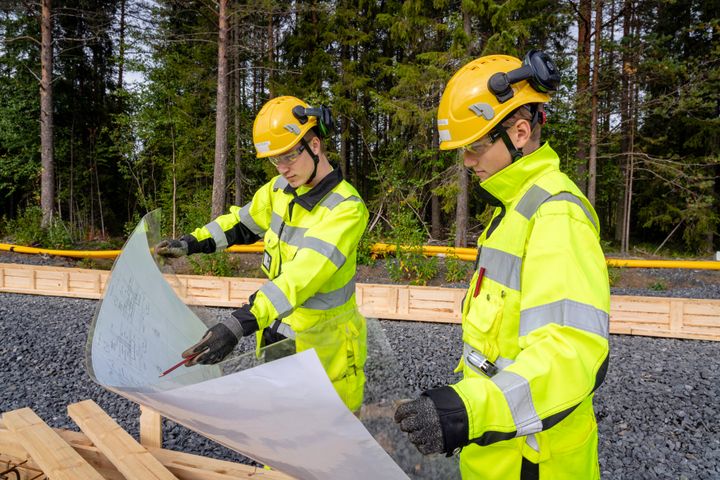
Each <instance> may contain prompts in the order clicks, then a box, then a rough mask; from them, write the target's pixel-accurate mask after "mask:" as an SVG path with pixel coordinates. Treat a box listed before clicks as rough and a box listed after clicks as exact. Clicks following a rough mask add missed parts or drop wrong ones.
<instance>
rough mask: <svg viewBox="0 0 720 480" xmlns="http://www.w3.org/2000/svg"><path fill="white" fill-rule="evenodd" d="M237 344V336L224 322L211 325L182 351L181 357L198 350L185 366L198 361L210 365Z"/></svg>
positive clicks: (189, 355) (218, 360) (219, 359)
mask: <svg viewBox="0 0 720 480" xmlns="http://www.w3.org/2000/svg"><path fill="white" fill-rule="evenodd" d="M237 344H238V337H236V336H235V334H234V333H233V332H232V330H230V329H229V328H228V327H227V325H225V324H224V323H218V324H217V325H213V326H212V327H210V328H209V329H208V331H207V332H205V335H203V337H202V338H201V339H200V341H199V342H197V343H196V344H195V345H193V346H191V347H190V348H188V349H187V350H185V351H184V352H183V353H182V357H183V358H187V357H191V356H193V355H195V354H196V353H198V352H202V353H200V354H199V355H198V356H197V357H195V358H193V359H191V360H190V361H188V362H187V363H186V364H185V366H186V367H192V366H193V365H196V364H198V363H200V364H202V365H212V364H214V363H218V362H220V361H221V360H222V359H223V358H225V357H227V356H228V354H229V353H230V352H232V350H233V348H235V345H237Z"/></svg>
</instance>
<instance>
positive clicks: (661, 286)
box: [650, 282, 667, 292]
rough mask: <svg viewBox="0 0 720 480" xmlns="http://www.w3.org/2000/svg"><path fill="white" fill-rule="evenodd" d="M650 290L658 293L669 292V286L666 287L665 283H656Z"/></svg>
mask: <svg viewBox="0 0 720 480" xmlns="http://www.w3.org/2000/svg"><path fill="white" fill-rule="evenodd" d="M650 290H654V291H656V292H664V291H665V290H667V285H665V283H664V282H655V283H653V284H651V285H650Z"/></svg>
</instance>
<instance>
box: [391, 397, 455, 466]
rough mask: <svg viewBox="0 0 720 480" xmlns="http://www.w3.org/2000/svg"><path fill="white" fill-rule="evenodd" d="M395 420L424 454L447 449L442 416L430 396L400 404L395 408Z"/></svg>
mask: <svg viewBox="0 0 720 480" xmlns="http://www.w3.org/2000/svg"><path fill="white" fill-rule="evenodd" d="M395 422H396V423H399V424H400V430H402V431H403V432H405V433H407V434H408V437H409V438H410V441H411V442H412V443H414V444H415V447H417V449H418V450H419V451H420V453H422V454H423V455H429V454H431V453H442V452H444V451H445V441H444V440H443V431H442V426H441V425H440V416H439V415H438V412H437V409H436V408H435V403H434V402H433V401H432V400H431V399H430V397H427V396H425V395H423V396H421V397H420V398H417V399H415V400H413V401H411V402H408V403H403V404H402V405H400V406H399V407H398V408H397V410H395Z"/></svg>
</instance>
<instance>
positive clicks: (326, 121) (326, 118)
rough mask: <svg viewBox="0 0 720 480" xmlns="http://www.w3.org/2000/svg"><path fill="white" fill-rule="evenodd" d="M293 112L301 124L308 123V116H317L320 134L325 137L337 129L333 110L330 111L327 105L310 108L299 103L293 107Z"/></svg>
mask: <svg viewBox="0 0 720 480" xmlns="http://www.w3.org/2000/svg"><path fill="white" fill-rule="evenodd" d="M292 113H293V115H294V116H295V118H297V119H298V121H299V122H300V123H301V124H305V123H307V121H308V117H315V118H317V127H318V130H319V133H320V136H321V137H323V138H324V137H327V136H328V135H329V134H331V133H332V132H333V131H334V130H335V121H334V120H333V117H332V112H331V111H330V108H328V107H326V106H325V105H322V106H320V107H308V108H305V107H303V106H302V105H298V106H296V107H294V108H293V109H292Z"/></svg>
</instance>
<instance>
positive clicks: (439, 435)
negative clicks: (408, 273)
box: [395, 51, 610, 480]
mask: <svg viewBox="0 0 720 480" xmlns="http://www.w3.org/2000/svg"><path fill="white" fill-rule="evenodd" d="M559 80H560V75H559V73H558V71H557V68H556V67H555V65H554V64H553V62H552V61H551V60H550V59H549V58H548V57H547V55H545V54H544V53H542V52H538V51H530V52H529V53H528V55H527V56H526V57H525V60H524V62H522V63H521V62H520V60H519V59H517V58H514V57H509V56H504V55H492V56H487V57H482V58H479V59H476V60H474V61H473V62H470V63H469V64H467V65H466V66H465V67H463V68H462V69H460V70H459V71H458V72H457V73H456V74H455V75H454V76H453V77H452V79H451V80H450V81H449V82H448V84H447V87H446V89H445V92H444V93H443V96H442V99H441V100H440V106H439V109H438V129H439V135H440V140H441V144H440V148H441V149H442V150H450V149H458V150H459V151H460V152H461V156H462V159H463V162H464V164H465V166H466V167H467V168H469V169H471V170H472V171H473V172H474V174H475V175H476V176H477V177H479V179H480V187H481V188H482V190H483V191H484V194H485V196H486V197H487V199H488V201H489V202H491V203H492V204H493V205H495V206H496V209H495V212H494V215H493V217H492V219H491V221H490V223H489V225H488V227H487V228H486V229H485V231H484V232H483V233H482V234H481V235H480V238H479V239H478V262H477V271H476V272H475V275H474V276H473V278H472V281H471V283H470V286H469V288H468V290H467V293H466V296H465V300H464V303H463V313H462V328H463V352H462V359H461V361H460V364H459V365H458V369H457V371H462V372H463V379H462V380H461V381H459V382H458V383H456V384H454V385H449V386H444V387H441V388H435V389H432V390H428V391H426V392H424V393H423V394H422V395H421V396H420V397H419V398H418V399H416V400H413V401H412V402H409V403H405V404H403V405H401V406H400V407H398V409H397V411H396V414H395V420H396V421H397V422H398V423H399V424H400V428H401V429H402V430H403V431H405V432H407V433H408V434H409V436H410V440H411V441H412V442H413V443H415V445H416V446H417V448H418V449H419V450H420V451H421V452H422V453H425V454H430V453H447V454H452V453H456V452H460V471H461V474H462V476H463V478H466V479H479V478H482V479H499V480H500V479H501V480H513V479H530V478H540V479H553V480H558V479H568V480H570V479H572V480H577V479H594V478H599V476H600V473H599V466H598V457H597V448H598V436H597V424H596V421H595V415H594V413H593V404H592V399H593V392H594V391H595V389H597V388H598V386H600V384H601V383H602V382H603V379H604V377H605V372H606V370H607V362H608V321H609V308H610V292H609V283H608V277H607V268H606V264H605V259H604V256H603V253H602V250H601V248H600V243H599V227H598V218H597V215H596V214H595V211H594V209H593V207H592V205H591V204H590V202H588V200H587V198H585V196H584V195H583V194H582V193H581V192H580V190H579V189H578V188H577V186H576V185H575V184H574V183H573V182H572V181H571V180H570V179H569V178H568V177H567V176H566V175H565V174H563V173H562V172H561V171H560V169H559V159H558V156H557V154H556V153H555V152H554V151H553V150H552V149H551V148H550V146H549V145H548V144H547V143H545V144H543V145H540V129H541V126H542V124H543V123H544V120H545V114H544V110H543V104H544V103H545V102H547V101H548V100H549V98H550V97H549V95H548V92H551V91H554V90H555V89H556V88H557V86H558V83H559Z"/></svg>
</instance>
